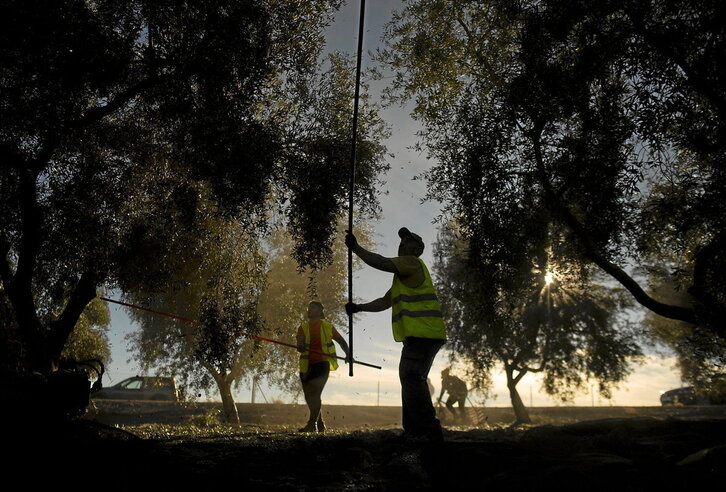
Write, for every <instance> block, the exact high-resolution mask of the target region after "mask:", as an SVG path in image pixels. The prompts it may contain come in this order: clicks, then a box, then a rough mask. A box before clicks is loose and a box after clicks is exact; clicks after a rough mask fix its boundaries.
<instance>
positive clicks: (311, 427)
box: [297, 422, 318, 432]
mask: <svg viewBox="0 0 726 492" xmlns="http://www.w3.org/2000/svg"><path fill="white" fill-rule="evenodd" d="M317 430H318V429H317V427H315V422H308V424H307V425H306V426H305V427H303V428H302V429H298V430H297V431H298V432H315V431H317Z"/></svg>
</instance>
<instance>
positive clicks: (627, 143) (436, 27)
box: [380, 0, 726, 337]
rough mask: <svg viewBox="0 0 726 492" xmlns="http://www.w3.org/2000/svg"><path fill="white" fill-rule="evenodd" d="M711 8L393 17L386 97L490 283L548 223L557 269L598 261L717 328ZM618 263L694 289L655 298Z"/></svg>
mask: <svg viewBox="0 0 726 492" xmlns="http://www.w3.org/2000/svg"><path fill="white" fill-rule="evenodd" d="M724 19H726V6H724V4H723V2H718V1H715V0H712V1H705V2H692V1H688V0H668V1H631V0H608V1H604V2H586V1H565V0H551V1H545V2H540V1H532V2H530V1H509V0H501V1H499V0H481V1H475V2H470V1H466V2H465V1H443V0H426V1H411V2H408V3H407V6H406V8H405V9H404V11H403V12H401V13H400V14H399V15H398V16H397V17H395V18H394V20H393V21H392V22H391V24H390V25H389V26H388V29H387V39H388V43H389V49H388V50H384V51H383V52H382V53H380V59H381V60H383V61H385V62H387V63H388V64H389V66H391V67H392V68H393V69H394V70H395V71H396V73H397V76H396V79H395V83H394V87H393V90H392V97H393V98H394V100H395V99H403V100H406V99H414V100H415V102H416V106H415V110H414V116H416V117H417V118H419V119H420V120H421V122H422V123H423V124H424V131H423V134H422V144H423V145H424V146H425V147H426V148H427V149H428V151H429V152H430V154H431V155H432V157H433V158H434V161H435V162H436V164H435V165H434V167H433V168H432V170H431V171H430V172H429V173H428V179H429V183H430V186H431V188H430V190H431V192H430V197H432V198H436V199H439V200H442V201H443V202H444V203H445V204H446V212H447V213H448V214H449V215H450V216H451V217H453V218H455V219H456V221H457V223H458V224H460V226H461V232H462V234H463V235H464V237H465V239H467V240H468V241H469V244H470V247H471V251H470V259H471V261H473V262H474V263H475V264H481V265H482V267H481V268H489V269H490V270H491V275H486V276H485V278H486V279H488V280H489V281H490V285H491V288H492V290H493V291H494V292H497V291H499V290H500V289H504V290H507V289H508V287H507V283H508V282H514V283H515V284H516V283H517V281H518V280H517V279H516V278H513V277H512V276H513V275H517V272H523V271H524V270H523V268H522V265H523V264H525V263H526V262H527V261H530V260H531V258H533V251H534V249H536V248H534V247H535V246H537V243H540V244H542V243H545V242H546V239H547V237H548V236H550V235H551V234H552V231H555V232H556V234H555V235H554V237H558V238H561V239H559V240H558V242H556V243H553V244H552V245H551V248H552V253H551V254H552V260H553V261H554V262H556V263H557V264H558V265H559V266H560V268H567V269H571V270H573V271H574V270H580V271H581V272H583V273H585V272H587V270H588V269H587V268H585V266H586V265H588V264H593V263H594V264H596V265H597V266H599V267H600V268H601V269H602V270H603V271H605V272H606V273H607V274H608V275H610V276H611V277H612V278H614V279H615V280H617V281H618V282H620V283H621V284H622V285H623V287H625V288H626V289H627V290H628V291H629V292H630V293H631V294H632V295H633V297H634V298H635V299H636V300H637V301H638V302H639V303H640V304H642V305H643V306H645V307H646V308H647V309H649V310H651V311H652V312H654V313H657V314H658V315H660V316H664V317H666V318H670V319H676V320H681V321H684V322H687V323H691V324H697V325H699V326H701V327H702V328H703V329H705V330H707V331H711V332H712V333H715V334H717V335H718V336H720V337H725V336H726V331H725V330H724V326H726V325H725V324H724V323H723V319H724V318H726V283H725V281H724V276H723V274H722V272H723V271H724V267H725V266H726V265H725V264H724V261H726V249H725V246H726V241H725V240H724V238H726V232H725V231H726V228H725V223H724V217H725V215H724V214H723V210H722V206H721V205H719V204H722V203H725V202H726V200H725V199H726V196H725V195H724V194H725V193H726V181H725V177H726V175H725V174H724V169H726V166H724V160H725V158H726V126H725V125H726V80H725V79H724V73H726V70H725V69H724V63H726V58H724V56H723V53H724V51H726V49H725V48H726V44H725V43H726V39H725V38H724V29H726V27H725V26H726V22H724ZM664 236H667V237H668V238H669V239H668V241H667V242H666V243H663V242H661V239H662V238H663V237H664ZM668 250H670V251H668ZM674 253H676V254H677V255H676V257H675V258H674V256H673V254H674ZM626 264H636V265H641V266H647V265H653V264H655V265H656V266H665V268H666V271H667V275H669V276H671V277H672V278H673V280H674V281H675V283H676V286H677V288H678V289H680V290H682V291H687V292H688V293H689V295H690V296H691V298H690V300H689V301H688V303H687V304H685V305H678V304H671V303H668V302H667V301H663V300H660V299H658V298H657V297H656V296H655V295H654V294H652V293H648V292H646V290H645V289H644V288H643V287H642V286H641V284H643V280H639V279H638V278H637V277H633V276H632V274H629V273H628V272H627V271H626V269H625V268H624V267H623V265H626Z"/></svg>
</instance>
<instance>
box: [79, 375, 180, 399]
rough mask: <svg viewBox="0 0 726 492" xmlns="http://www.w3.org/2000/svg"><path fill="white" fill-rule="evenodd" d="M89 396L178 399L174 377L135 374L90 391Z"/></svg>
mask: <svg viewBox="0 0 726 492" xmlns="http://www.w3.org/2000/svg"><path fill="white" fill-rule="evenodd" d="M91 397H92V398H98V399H109V400H167V401H179V388H178V387H177V385H176V381H175V380H174V378H166V377H155V376H136V377H133V378H128V379H124V380H123V381H121V382H120V383H118V384H114V385H113V386H108V387H106V388H103V389H102V390H100V391H98V392H96V393H92V394H91Z"/></svg>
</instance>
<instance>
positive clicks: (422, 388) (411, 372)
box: [398, 337, 444, 435]
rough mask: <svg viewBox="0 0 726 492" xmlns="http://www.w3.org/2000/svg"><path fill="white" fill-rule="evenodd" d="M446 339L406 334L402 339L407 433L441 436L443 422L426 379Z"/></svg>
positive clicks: (402, 378)
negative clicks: (432, 399)
mask: <svg viewBox="0 0 726 492" xmlns="http://www.w3.org/2000/svg"><path fill="white" fill-rule="evenodd" d="M443 345H444V340H439V339H435V338H416V337H407V338H406V339H405V340H404V341H403V351H402V352H401V362H400V363H399V365H398V377H399V378H400V379H401V403H402V407H403V431H404V433H405V434H407V435H441V423H440V422H439V419H437V418H436V410H435V409H434V405H433V403H431V393H429V386H428V383H427V382H426V378H427V377H428V375H429V370H430V369H431V364H432V363H433V362H434V358H435V357H436V354H437V353H438V351H439V349H441V347H442V346H443Z"/></svg>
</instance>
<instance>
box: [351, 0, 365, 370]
mask: <svg viewBox="0 0 726 492" xmlns="http://www.w3.org/2000/svg"><path fill="white" fill-rule="evenodd" d="M365 12H366V0H361V2H360V17H359V24H358V59H357V62H356V67H355V98H354V101H353V134H352V136H351V145H350V187H349V189H348V231H350V233H351V234H353V191H354V188H355V157H356V140H357V135H358V98H359V96H360V66H361V54H362V53H363V24H364V22H363V21H364V19H365ZM348 302H353V251H351V250H350V249H349V250H348ZM348 350H349V351H350V357H351V358H353V315H352V314H349V315H348ZM348 376H353V364H351V365H350V366H349V367H348Z"/></svg>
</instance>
